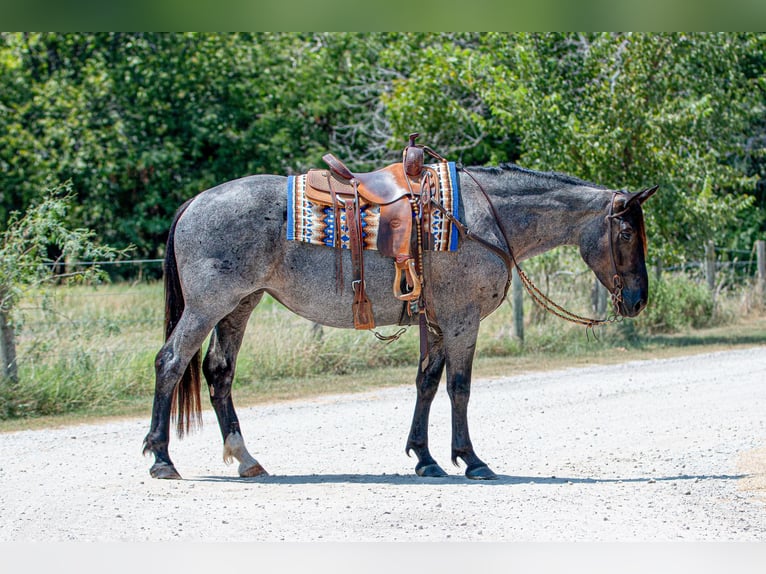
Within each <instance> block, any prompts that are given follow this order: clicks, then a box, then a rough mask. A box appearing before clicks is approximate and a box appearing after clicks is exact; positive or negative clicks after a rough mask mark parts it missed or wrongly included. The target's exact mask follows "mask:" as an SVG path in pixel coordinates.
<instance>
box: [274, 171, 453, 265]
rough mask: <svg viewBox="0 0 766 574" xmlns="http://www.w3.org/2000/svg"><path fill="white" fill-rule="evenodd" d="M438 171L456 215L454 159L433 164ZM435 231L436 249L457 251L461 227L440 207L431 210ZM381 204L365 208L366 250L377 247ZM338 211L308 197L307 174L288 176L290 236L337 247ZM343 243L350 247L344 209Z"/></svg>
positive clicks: (449, 207) (448, 206)
mask: <svg viewBox="0 0 766 574" xmlns="http://www.w3.org/2000/svg"><path fill="white" fill-rule="evenodd" d="M428 167H431V168H433V169H435V170H436V173H437V174H438V179H439V189H440V193H441V198H442V202H441V203H442V206H443V207H444V209H445V210H446V211H448V212H449V213H451V214H452V215H453V216H454V217H455V218H457V217H458V208H459V206H460V182H459V180H458V178H457V170H456V169H455V164H454V162H439V163H437V164H434V165H429V166H428ZM431 214H432V215H431V219H432V226H431V233H432V234H433V238H434V243H433V245H434V251H455V250H456V249H457V246H458V230H457V228H456V227H455V226H454V225H452V224H451V223H450V222H449V221H447V220H446V219H445V218H444V216H443V215H442V214H441V212H439V211H438V210H433V211H432V212H431ZM379 221H380V207H379V206H377V205H366V206H363V207H362V238H363V242H364V249H374V250H376V249H377V241H378V223H379ZM335 224H336V222H335V214H334V212H333V208H332V207H330V206H328V205H322V204H318V203H315V202H313V201H311V200H310V199H309V198H308V197H307V196H306V174H303V175H291V176H288V178H287V239H290V240H294V241H303V242H305V243H311V244H312V245H324V246H326V247H335V243H334V238H335ZM340 246H341V247H342V248H343V249H349V248H350V245H349V240H348V226H347V225H346V214H345V211H344V210H343V209H341V210H340Z"/></svg>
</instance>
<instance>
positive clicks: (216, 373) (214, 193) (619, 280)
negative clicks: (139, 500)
mask: <svg viewBox="0 0 766 574" xmlns="http://www.w3.org/2000/svg"><path fill="white" fill-rule="evenodd" d="M457 175H458V179H459V185H460V193H461V198H460V209H459V213H458V220H459V222H460V225H461V231H462V233H461V236H460V240H459V243H458V248H457V250H455V251H454V252H437V251H428V252H425V253H424V260H425V265H424V268H425V269H427V272H428V275H427V284H428V287H429V290H428V302H427V304H428V312H429V328H428V329H427V331H426V332H425V334H424V335H422V336H425V337H426V341H425V342H426V344H425V345H421V356H420V361H419V362H418V370H417V375H416V377H415V386H416V390H417V396H416V400H415V409H414V413H413V417H412V424H411V427H410V431H409V436H408V438H407V442H406V446H405V452H406V453H407V454H408V455H410V454H411V453H412V452H414V453H415V455H416V457H417V464H416V466H415V473H416V474H417V475H418V476H421V477H443V476H446V475H447V473H446V472H445V471H444V469H443V468H442V467H441V466H440V465H439V463H437V461H436V460H435V459H434V458H433V456H432V455H431V452H430V450H429V444H428V419H429V412H430V408H431V403H432V401H433V399H434V396H435V394H436V392H437V388H438V386H439V383H440V380H441V378H442V374H443V372H444V371H445V369H446V388H447V393H448V396H449V399H450V404H451V415H452V435H451V455H452V462H453V464H455V465H456V466H460V465H459V461H462V462H463V464H464V465H465V476H466V477H467V478H469V479H477V480H488V479H494V478H497V475H496V474H495V473H494V472H493V471H492V470H491V469H490V467H489V466H488V465H487V464H486V463H485V462H484V461H483V460H482V459H480V458H479V456H478V455H477V454H476V452H475V450H474V447H473V445H472V442H471V438H470V434H469V430H468V418H467V409H468V401H469V396H470V390H471V370H472V364H473V359H474V352H475V349H476V340H477V334H478V332H479V324H480V321H481V320H482V319H483V318H484V317H486V316H488V315H489V314H490V313H492V312H493V311H495V310H496V309H497V308H498V307H499V306H500V304H501V303H502V301H503V300H504V298H505V295H506V293H507V290H508V286H509V284H510V281H511V271H512V269H511V267H512V265H510V264H509V261H511V262H513V263H514V264H518V262H521V261H524V260H525V259H528V258H530V257H534V256H535V255H538V254H541V253H543V252H545V251H548V250H550V249H552V248H555V247H558V246H561V245H574V246H577V247H579V252H580V255H581V257H582V259H583V260H584V261H585V263H586V264H587V265H588V267H589V268H590V269H591V270H592V271H593V273H594V274H595V275H596V277H597V278H598V280H599V281H600V282H601V283H602V284H603V285H604V286H605V287H606V289H607V290H608V291H609V292H611V294H612V300H613V305H614V308H615V313H616V314H618V315H620V316H623V317H635V316H636V315H638V314H639V313H640V312H641V310H642V309H644V307H645V306H646V304H647V300H648V278H647V269H646V250H647V241H646V233H645V228H644V217H643V211H642V205H643V203H644V202H645V201H646V200H647V199H648V198H649V197H651V196H652V194H654V192H655V191H656V190H657V186H655V187H652V188H647V189H644V190H643V191H638V192H629V191H626V190H613V189H609V188H607V187H605V186H602V185H598V184H594V183H590V182H587V181H584V180H581V179H579V178H576V177H573V176H571V175H566V174H561V173H556V172H541V171H534V170H531V169H526V168H523V167H520V166H518V165H515V164H503V165H500V166H496V167H471V168H462V167H461V168H459V169H458V170H457ZM286 181H287V178H286V177H285V176H279V175H265V174H262V175H250V176H247V177H243V178H240V179H236V180H232V181H228V182H226V183H222V184H220V185H218V186H216V187H213V188H210V189H208V190H206V191H203V192H201V193H200V194H198V195H196V196H195V197H193V198H192V199H190V200H188V201H186V202H185V203H184V204H183V205H182V206H181V207H180V208H179V209H178V211H177V212H176V214H175V216H174V219H173V222H172V224H171V227H170V230H169V235H168V240H167V249H166V254H165V259H164V284H165V342H164V344H163V345H162V347H161V348H160V350H159V352H158V353H157V355H156V359H155V375H156V383H155V392H154V402H153V406H152V414H151V426H150V429H149V432H148V434H147V435H146V438H145V440H144V443H143V453H144V455H147V454H150V453H151V454H153V455H154V459H155V460H154V464H153V465H152V467H151V469H150V475H151V476H152V477H154V478H161V479H179V478H181V477H180V474H179V473H178V471H177V470H176V468H175V466H174V464H173V462H172V461H171V459H170V455H169V450H168V444H169V434H170V425H171V422H172V421H173V420H174V419H175V423H176V428H177V431H178V435H179V436H183V435H184V433H185V432H187V431H188V430H190V429H191V428H193V427H194V426H195V425H196V424H198V423H199V420H200V410H201V407H200V403H201V399H200V379H201V377H200V368H201V371H202V373H203V374H204V377H205V380H206V382H207V385H208V389H209V395H210V401H211V403H212V407H213V409H214V411H215V414H216V416H217V420H218V424H219V427H220V431H221V435H222V438H223V458H224V461H225V462H226V463H231V462H233V460H234V459H236V460H237V461H238V462H239V466H238V473H239V476H241V477H256V476H260V475H267V474H268V473H267V471H266V470H265V469H264V468H263V467H262V466H261V464H260V463H259V462H258V461H257V460H256V458H255V457H253V456H252V455H251V454H250V452H249V451H248V449H247V448H246V446H245V442H244V439H243V437H242V432H241V429H240V425H239V420H238V418H237V414H236V411H235V408H234V403H233V401H232V396H231V387H232V380H233V378H234V372H235V367H236V361H237V354H238V352H239V349H240V345H241V343H242V339H243V335H244V332H245V327H246V325H247V322H248V319H249V317H250V315H251V313H252V311H253V309H254V308H255V307H256V305H257V304H258V302H259V301H260V300H261V298H262V297H263V295H264V294H265V293H268V294H269V295H271V296H272V297H273V298H274V299H276V300H277V301H278V302H279V303H281V304H282V305H284V306H285V307H286V308H287V309H289V310H290V311H292V312H293V313H296V314H298V315H300V316H301V317H304V318H306V319H308V320H310V321H313V322H315V323H317V324H320V325H324V326H329V327H337V328H354V321H353V317H352V301H353V300H354V293H353V289H352V286H351V285H350V284H349V283H350V282H346V284H345V285H344V286H343V287H342V291H341V292H337V290H338V284H337V281H336V280H337V277H336V274H335V271H336V269H335V267H334V263H335V262H336V255H337V254H336V253H335V250H334V249H332V248H328V247H325V246H318V245H311V244H308V243H302V242H299V241H293V240H288V239H287V238H286V225H287V224H286V218H287V209H288V207H287V199H286V192H285V190H286ZM472 239H476V240H475V241H474V240H472ZM341 251H343V253H342V257H343V258H345V261H342V263H345V264H344V265H342V267H341V268H345V269H349V268H350V265H349V262H350V259H349V253H348V250H345V249H344V250H341ZM364 265H365V271H364V272H365V277H366V285H367V295H368V297H369V299H370V300H371V301H372V304H373V307H374V313H375V321H376V324H377V325H401V324H414V323H415V322H417V318H416V317H409V316H408V315H407V314H406V313H403V312H402V311H403V307H402V305H403V304H402V301H400V300H398V299H396V298H395V297H394V296H393V295H392V293H391V285H392V282H393V280H394V276H395V275H394V274H395V270H394V265H393V261H392V259H390V258H387V257H384V256H383V255H381V254H380V253H379V252H377V251H374V250H372V251H365V260H364ZM208 335H210V342H209V346H208V349H207V352H206V353H205V356H204V360H202V358H201V357H202V349H201V347H202V345H203V342H204V341H205V339H206V338H207V336H208Z"/></svg>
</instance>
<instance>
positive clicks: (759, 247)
mask: <svg viewBox="0 0 766 574" xmlns="http://www.w3.org/2000/svg"><path fill="white" fill-rule="evenodd" d="M755 255H756V259H757V262H758V281H757V283H756V285H757V289H758V294H759V295H760V297H761V299H763V296H764V294H766V241H764V240H763V239H759V240H758V241H756V242H755Z"/></svg>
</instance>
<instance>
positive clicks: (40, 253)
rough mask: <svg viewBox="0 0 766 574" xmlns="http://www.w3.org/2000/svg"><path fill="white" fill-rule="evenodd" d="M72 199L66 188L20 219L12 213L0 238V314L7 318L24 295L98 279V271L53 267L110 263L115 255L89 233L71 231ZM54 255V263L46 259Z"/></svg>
mask: <svg viewBox="0 0 766 574" xmlns="http://www.w3.org/2000/svg"><path fill="white" fill-rule="evenodd" d="M72 199H73V195H72V191H71V185H70V184H68V183H67V184H64V185H61V186H59V187H56V188H54V189H51V190H48V192H47V193H46V195H45V196H44V198H43V200H42V201H41V202H40V203H39V204H37V205H33V206H32V207H30V208H29V209H28V210H27V211H26V213H24V214H23V215H21V214H19V213H18V212H13V213H11V215H10V218H9V220H8V224H7V228H6V229H5V231H3V232H2V234H1V235H0V312H1V313H4V314H9V313H10V312H11V311H12V310H13V309H14V307H15V305H16V303H18V300H19V298H20V297H21V296H22V295H23V294H24V292H25V291H27V290H31V289H32V290H33V289H39V288H41V287H44V286H46V285H50V284H53V283H58V282H73V281H80V282H82V281H86V280H93V279H98V278H100V277H102V274H101V272H100V271H99V269H98V267H96V266H88V267H85V268H83V269H72V270H69V271H68V272H65V273H54V266H55V265H56V264H61V265H66V261H67V260H68V259H72V260H78V259H81V260H108V259H113V258H114V257H115V256H116V255H117V254H118V253H119V252H118V251H116V250H114V249H112V248H110V247H105V246H101V245H98V244H97V243H96V242H95V233H94V232H93V231H91V230H87V229H82V228H77V229H70V228H69V227H68V224H67V213H68V211H69V209H70V204H71V202H72ZM50 252H54V253H56V256H55V257H51V256H50V255H49V253H50Z"/></svg>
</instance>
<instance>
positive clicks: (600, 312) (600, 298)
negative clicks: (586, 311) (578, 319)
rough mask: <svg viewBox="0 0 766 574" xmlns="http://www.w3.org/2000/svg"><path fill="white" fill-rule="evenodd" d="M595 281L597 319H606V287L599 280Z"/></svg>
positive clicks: (594, 309)
mask: <svg viewBox="0 0 766 574" xmlns="http://www.w3.org/2000/svg"><path fill="white" fill-rule="evenodd" d="M593 281H594V284H593V292H594V293H595V297H594V299H595V301H594V303H595V304H594V305H593V311H594V312H595V314H596V317H606V293H607V291H606V287H604V286H603V285H602V284H601V281H599V280H598V279H594V280H593Z"/></svg>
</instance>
